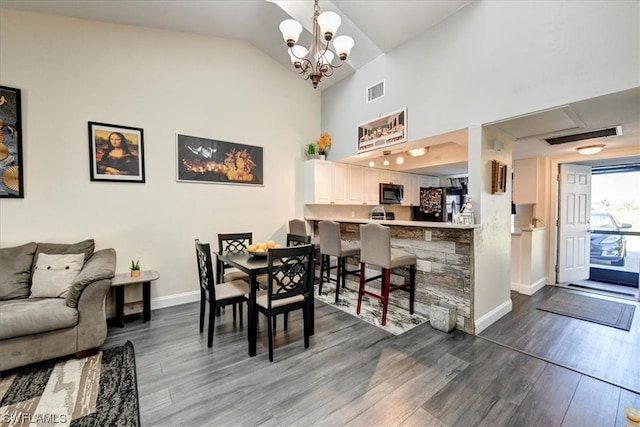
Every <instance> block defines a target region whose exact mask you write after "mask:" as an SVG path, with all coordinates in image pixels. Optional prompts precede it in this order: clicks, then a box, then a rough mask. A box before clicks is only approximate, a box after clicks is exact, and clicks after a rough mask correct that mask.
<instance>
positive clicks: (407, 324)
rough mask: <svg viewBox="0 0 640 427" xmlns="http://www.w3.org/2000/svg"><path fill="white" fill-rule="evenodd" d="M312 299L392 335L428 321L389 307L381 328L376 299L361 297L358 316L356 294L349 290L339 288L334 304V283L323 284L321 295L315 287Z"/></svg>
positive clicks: (379, 309)
mask: <svg viewBox="0 0 640 427" xmlns="http://www.w3.org/2000/svg"><path fill="white" fill-rule="evenodd" d="M407 295H408V294H407ZM314 298H316V299H318V300H320V301H322V302H324V303H326V304H329V305H332V306H334V307H336V308H338V309H339V310H342V311H344V312H346V313H349V314H350V315H352V316H355V317H357V318H359V319H360V320H364V321H365V322H367V323H370V324H372V325H374V326H377V327H378V328H380V329H383V330H385V331H387V332H390V333H392V334H393V335H400V334H402V333H404V332H407V331H409V330H411V329H413V328H415V327H416V326H418V325H421V324H422V323H424V322H427V321H428V320H429V319H428V318H426V317H424V316H421V315H419V314H416V313H415V312H414V314H409V310H408V309H404V308H400V307H395V306H393V305H389V308H388V309H387V323H386V325H384V326H382V324H381V323H380V322H381V321H382V304H381V303H380V302H379V301H378V300H377V299H375V298H369V297H368V296H367V295H365V296H363V297H362V306H361V307H360V314H356V306H357V305H358V292H357V291H354V290H351V289H349V288H341V289H340V298H339V300H338V304H336V288H335V284H334V283H323V284H322V295H318V285H316V287H315V294H314Z"/></svg>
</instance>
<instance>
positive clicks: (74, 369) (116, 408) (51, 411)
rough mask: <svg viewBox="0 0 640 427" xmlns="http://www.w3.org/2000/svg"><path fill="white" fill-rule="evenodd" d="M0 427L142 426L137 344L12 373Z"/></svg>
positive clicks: (0, 406) (2, 382)
mask: <svg viewBox="0 0 640 427" xmlns="http://www.w3.org/2000/svg"><path fill="white" fill-rule="evenodd" d="M3 375H5V374H3ZM0 425H2V426H5V425H6V426H14V425H16V426H18V425H56V426H65V425H66V426H107V425H111V426H115V425H119V426H139V425H140V414H139V406H138V385H137V380H136V367H135V355H134V351H133V344H131V343H130V342H127V343H126V344H124V345H122V346H119V347H114V348H108V349H106V350H103V351H100V352H99V353H98V354H96V355H95V356H91V357H86V358H83V359H76V358H70V359H67V360H63V361H58V362H57V363H56V361H52V362H44V363H39V364H34V365H30V366H27V367H24V368H17V369H16V370H12V371H8V372H6V377H5V376H3V377H2V378H0Z"/></svg>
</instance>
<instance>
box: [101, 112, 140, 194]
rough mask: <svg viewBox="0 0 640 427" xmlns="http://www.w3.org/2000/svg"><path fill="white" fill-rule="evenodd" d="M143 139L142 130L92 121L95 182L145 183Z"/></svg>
mask: <svg viewBox="0 0 640 427" xmlns="http://www.w3.org/2000/svg"><path fill="white" fill-rule="evenodd" d="M143 140H144V134H143V131H142V129H140V128H133V127H129V126H120V125H110V124H107V123H97V122H89V166H90V173H91V181H119V182H144V141H143Z"/></svg>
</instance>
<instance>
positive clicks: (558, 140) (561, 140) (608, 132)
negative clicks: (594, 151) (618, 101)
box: [545, 126, 622, 145]
mask: <svg viewBox="0 0 640 427" xmlns="http://www.w3.org/2000/svg"><path fill="white" fill-rule="evenodd" d="M615 135H622V126H616V127H612V128H606V129H600V130H594V131H591V132H584V133H575V134H573V135H565V136H558V137H555V138H546V139H545V141H547V143H549V144H550V145H558V144H566V143H567V142H576V141H583V140H585V139H593V138H603V137H606V136H615Z"/></svg>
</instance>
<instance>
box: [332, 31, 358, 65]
mask: <svg viewBox="0 0 640 427" xmlns="http://www.w3.org/2000/svg"><path fill="white" fill-rule="evenodd" d="M355 44H356V42H355V41H354V40H353V39H352V38H351V37H349V36H338V37H336V38H335V39H334V40H333V48H334V49H335V50H336V53H337V54H338V57H339V58H340V59H341V60H343V61H344V60H345V59H347V56H349V54H350V53H351V49H352V48H353V46H354V45H355Z"/></svg>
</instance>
